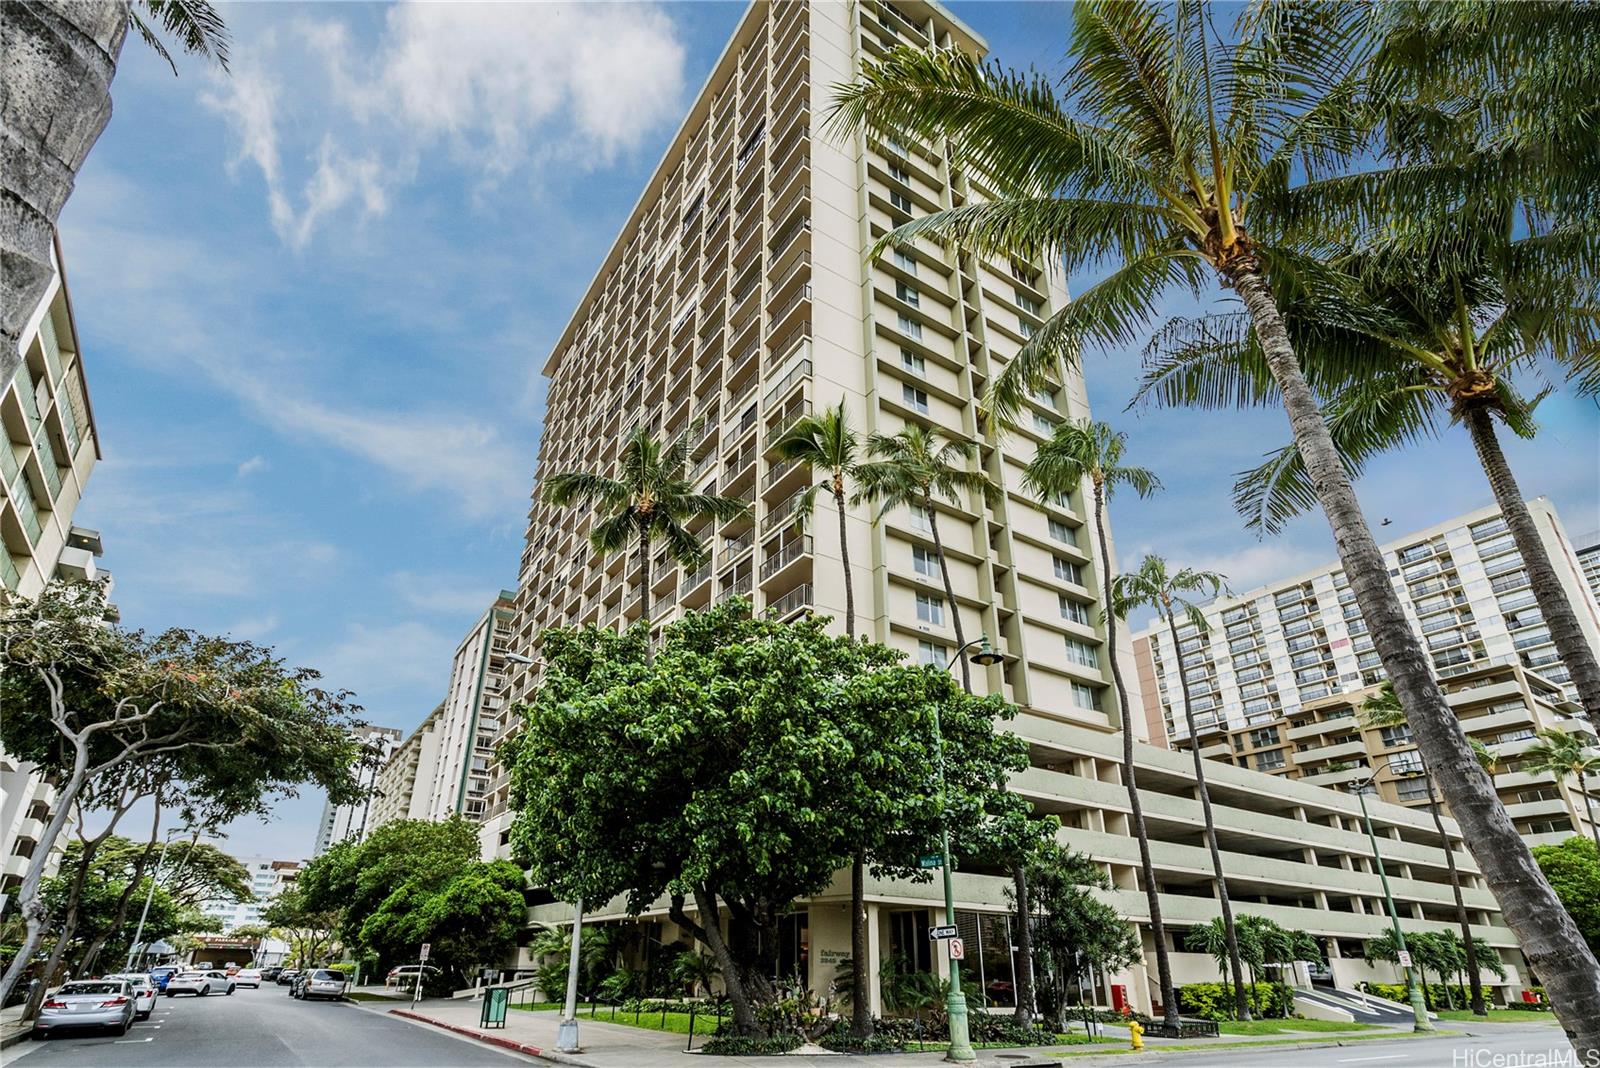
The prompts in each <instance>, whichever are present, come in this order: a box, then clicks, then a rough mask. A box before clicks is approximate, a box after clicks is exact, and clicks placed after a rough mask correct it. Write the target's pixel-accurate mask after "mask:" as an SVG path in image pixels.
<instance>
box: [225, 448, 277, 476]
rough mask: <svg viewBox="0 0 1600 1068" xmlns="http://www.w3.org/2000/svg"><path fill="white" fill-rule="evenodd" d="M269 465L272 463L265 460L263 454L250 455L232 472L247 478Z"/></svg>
mask: <svg viewBox="0 0 1600 1068" xmlns="http://www.w3.org/2000/svg"><path fill="white" fill-rule="evenodd" d="M271 466H272V465H271V464H269V463H268V462H267V458H266V457H265V456H261V455H259V454H258V455H256V456H252V457H250V459H248V460H246V461H245V462H244V463H242V464H240V465H239V466H238V468H237V469H235V471H234V474H236V475H237V476H238V477H240V478H248V477H250V476H251V475H253V474H255V473H256V472H258V471H265V470H266V469H267V468H269V467H271Z"/></svg>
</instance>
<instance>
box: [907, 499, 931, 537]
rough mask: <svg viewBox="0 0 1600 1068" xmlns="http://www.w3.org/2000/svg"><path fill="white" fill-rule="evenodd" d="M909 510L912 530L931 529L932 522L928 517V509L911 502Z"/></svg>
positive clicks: (925, 530) (926, 530)
mask: <svg viewBox="0 0 1600 1068" xmlns="http://www.w3.org/2000/svg"><path fill="white" fill-rule="evenodd" d="M910 511H911V529H912V530H921V531H924V532H931V531H932V530H933V523H932V521H931V520H930V519H929V518H928V510H927V509H926V508H924V507H922V505H920V504H913V505H911V506H910Z"/></svg>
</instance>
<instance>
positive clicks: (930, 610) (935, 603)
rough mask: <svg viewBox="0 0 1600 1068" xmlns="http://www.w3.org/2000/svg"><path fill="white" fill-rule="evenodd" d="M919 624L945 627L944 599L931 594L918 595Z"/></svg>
mask: <svg viewBox="0 0 1600 1068" xmlns="http://www.w3.org/2000/svg"><path fill="white" fill-rule="evenodd" d="M917 622H919V623H931V624H933V625H934V626H936V627H942V626H944V598H943V597H934V596H933V595H931V594H927V593H919V594H917Z"/></svg>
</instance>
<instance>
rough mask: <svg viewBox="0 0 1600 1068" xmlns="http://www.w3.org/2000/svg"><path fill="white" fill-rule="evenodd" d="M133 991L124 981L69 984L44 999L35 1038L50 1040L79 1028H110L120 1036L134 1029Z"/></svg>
mask: <svg viewBox="0 0 1600 1068" xmlns="http://www.w3.org/2000/svg"><path fill="white" fill-rule="evenodd" d="M134 1012H135V1007H134V999H133V988H132V987H131V986H129V985H128V984H127V983H126V982H125V981H124V980H121V979H92V980H80V981H79V982H75V983H67V984H65V985H64V986H62V988H61V989H60V990H57V991H56V992H55V993H54V994H51V995H50V996H49V997H47V998H45V1001H44V1007H43V1008H42V1009H40V1010H39V1018H38V1019H37V1020H35V1021H34V1022H33V1037H34V1038H49V1037H50V1036H51V1035H53V1034H55V1033H56V1032H57V1031H63V1030H67V1029H70V1028H77V1027H98V1028H102V1029H105V1028H109V1029H110V1030H112V1031H115V1032H116V1033H117V1034H119V1035H125V1034H127V1033H128V1028H130V1027H132V1026H133V1014H134Z"/></svg>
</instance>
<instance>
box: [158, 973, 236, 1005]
mask: <svg viewBox="0 0 1600 1068" xmlns="http://www.w3.org/2000/svg"><path fill="white" fill-rule="evenodd" d="M162 993H164V994H166V995H167V997H169V998H170V997H172V996H173V995H174V994H194V995H195V996H196V997H202V998H203V997H205V996H206V995H207V994H231V993H233V980H232V979H229V978H228V975H227V973H226V972H219V971H215V970H212V971H208V972H201V971H194V972H179V973H178V974H177V975H174V976H173V977H172V978H171V979H168V980H167V989H165V990H164V991H162Z"/></svg>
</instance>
